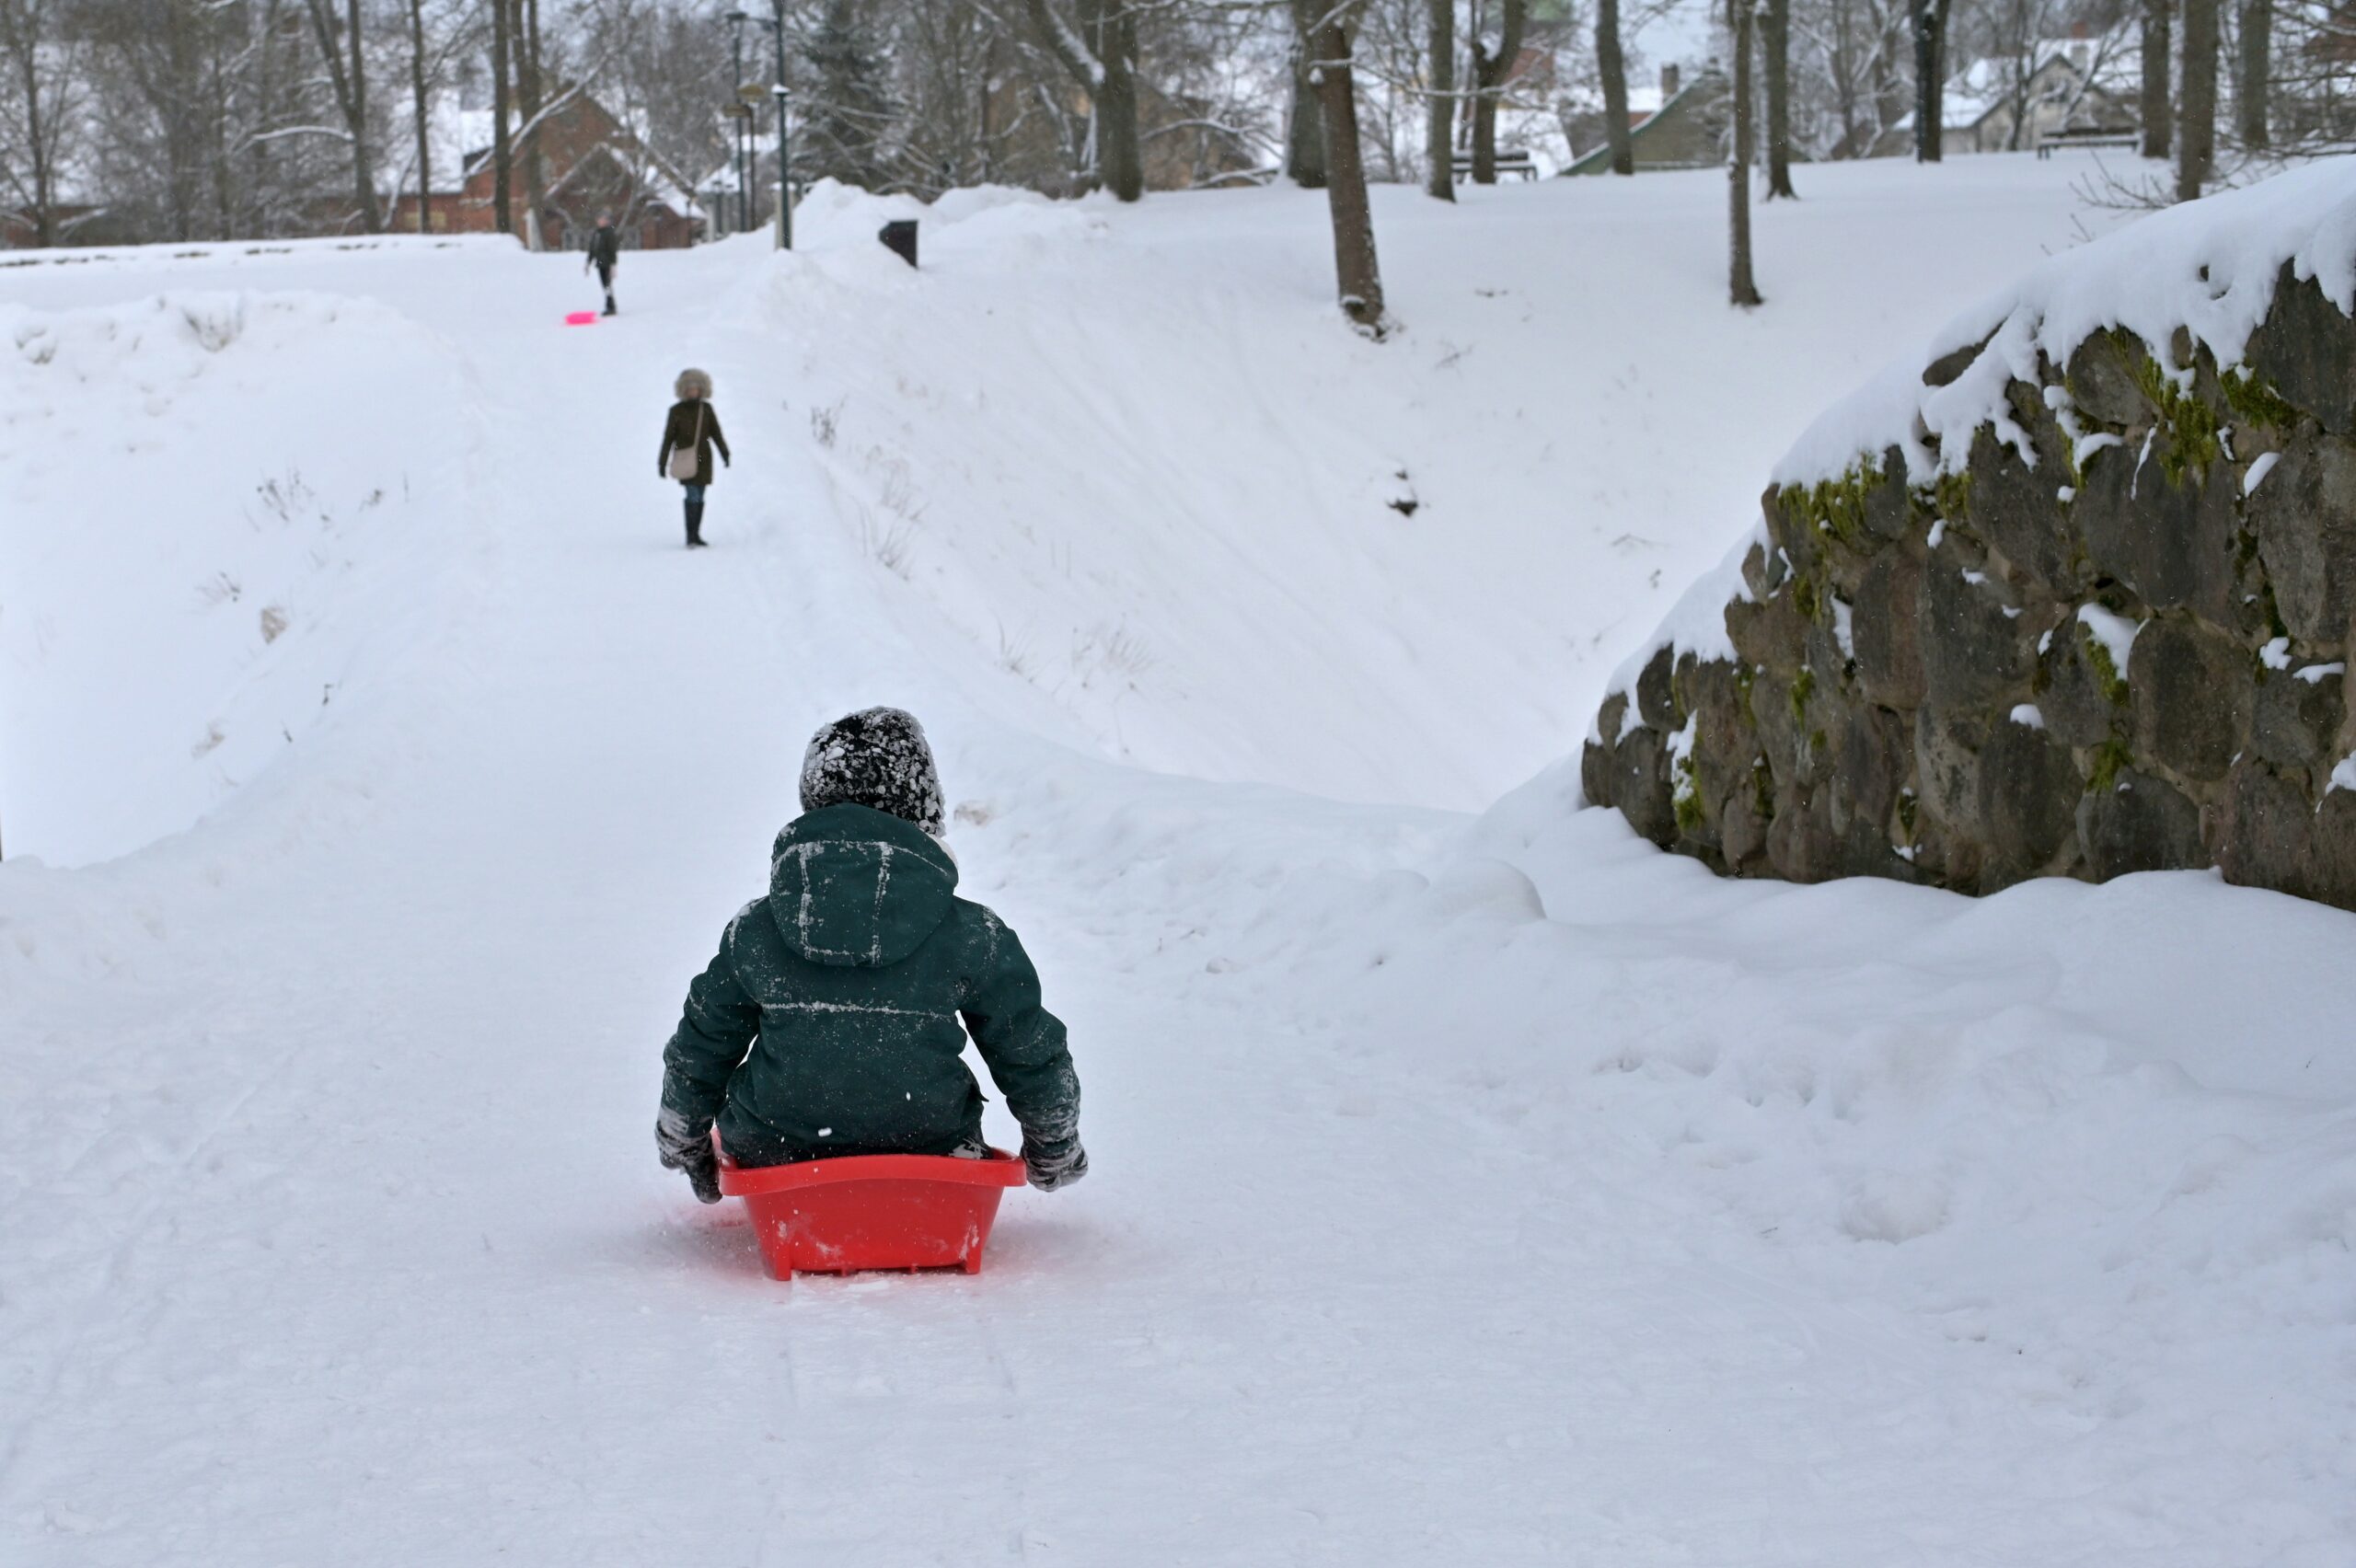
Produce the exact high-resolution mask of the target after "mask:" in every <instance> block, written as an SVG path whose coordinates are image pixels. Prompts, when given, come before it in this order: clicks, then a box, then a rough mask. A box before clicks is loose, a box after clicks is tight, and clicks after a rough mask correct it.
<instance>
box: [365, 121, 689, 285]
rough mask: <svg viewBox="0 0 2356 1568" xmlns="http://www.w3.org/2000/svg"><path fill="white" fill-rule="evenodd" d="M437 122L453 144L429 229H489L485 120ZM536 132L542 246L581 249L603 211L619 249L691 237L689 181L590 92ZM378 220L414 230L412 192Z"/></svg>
mask: <svg viewBox="0 0 2356 1568" xmlns="http://www.w3.org/2000/svg"><path fill="white" fill-rule="evenodd" d="M442 119H443V125H442V126H441V127H440V128H439V129H440V132H441V133H440V134H439V135H438V136H436V138H435V139H436V140H438V141H442V142H444V143H445V145H446V146H448V147H449V149H450V150H449V152H447V153H446V154H441V155H440V156H437V157H436V160H435V161H436V167H435V169H434V176H435V178H434V180H433V184H434V190H433V193H432V196H431V198H430V203H429V213H430V219H431V223H432V225H433V232H434V233H436V234H492V233H495V232H497V230H498V227H499V221H498V213H497V212H496V210H495V206H494V201H493V198H494V194H495V187H496V184H497V175H496V172H495V170H494V169H493V167H492V163H491V115H490V113H489V112H488V111H486V110H475V111H468V112H464V113H453V114H448V115H445V116H443V117H442ZM533 137H534V139H536V140H537V142H538V144H539V153H540V159H541V167H542V177H543V179H544V180H545V181H546V184H547V186H548V194H547V199H546V200H545V201H543V202H541V204H540V234H541V243H542V244H543V245H545V246H546V247H547V248H549V249H551V250H578V249H580V248H583V246H584V245H585V244H586V243H587V241H586V236H587V234H588V231H589V230H591V229H593V228H595V227H596V226H597V218H598V216H599V214H601V213H606V214H610V215H611V216H612V218H613V220H614V226H615V227H617V228H618V229H620V230H621V233H622V244H623V245H624V246H625V247H629V248H637V249H644V250H665V249H676V248H680V247H683V246H687V245H691V244H693V243H694V242H695V238H696V235H697V233H698V231H699V230H700V229H701V227H702V225H703V213H702V210H701V209H700V208H699V207H698V206H697V205H696V202H695V197H694V195H693V193H692V192H691V191H690V190H688V188H687V182H686V181H685V180H684V179H680V178H679V177H678V176H677V175H676V173H675V172H674V171H673V170H671V169H670V168H668V167H664V163H663V161H662V160H661V159H660V158H658V157H656V156H654V154H653V151H652V150H651V149H649V148H648V147H647V145H646V144H644V143H643V142H641V141H640V140H639V139H638V137H637V136H636V135H634V134H632V133H631V132H630V131H629V127H627V126H625V125H624V124H622V122H621V121H618V120H617V119H615V118H614V116H613V115H612V114H611V113H609V112H607V110H606V108H605V106H604V105H602V104H600V103H599V102H598V101H597V100H596V99H595V98H592V97H590V96H589V95H588V94H587V93H585V92H584V93H578V94H575V95H574V96H573V98H572V99H571V100H570V101H568V102H567V103H566V104H565V105H564V107H562V108H561V109H559V110H555V111H554V112H552V113H550V114H549V116H548V117H547V118H546V119H544V120H543V121H540V124H539V128H538V129H537V131H535V132H534V133H533ZM526 147H527V144H526V143H525V142H524V141H523V140H521V139H519V140H517V141H516V142H515V144H514V148H513V159H512V165H511V169H510V176H509V186H508V200H509V209H510V211H511V213H513V215H514V225H515V232H516V233H517V234H518V235H521V234H524V233H525V213H526V209H527V208H528V206H529V205H530V197H529V196H528V194H527V193H526V190H525V153H526ZM460 148H463V149H464V150H463V152H460V150H459V149H460ZM462 159H463V161H461V160H462ZM461 168H462V169H463V170H464V177H463V179H456V180H454V179H451V178H450V172H449V171H452V170H457V169H461ZM385 226H386V227H387V228H388V229H391V230H393V231H395V232H397V233H409V234H414V233H416V232H417V193H416V192H415V191H414V190H406V191H403V192H402V193H401V194H400V196H399V197H398V198H397V199H396V200H395V202H393V205H392V208H391V211H390V212H389V213H387V217H386V220H385Z"/></svg>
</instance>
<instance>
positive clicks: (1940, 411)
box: [1581, 158, 2356, 908]
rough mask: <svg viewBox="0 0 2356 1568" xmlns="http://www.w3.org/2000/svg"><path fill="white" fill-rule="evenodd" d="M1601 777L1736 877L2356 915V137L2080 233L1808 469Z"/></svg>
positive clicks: (1618, 699) (1635, 819)
mask: <svg viewBox="0 0 2356 1568" xmlns="http://www.w3.org/2000/svg"><path fill="white" fill-rule="evenodd" d="M1762 512H1763V516H1762V519H1761V523H1760V525H1758V526H1757V527H1756V528H1755V530H1754V531H1753V533H1752V534H1751V535H1750V536H1749V537H1748V538H1746V539H1745V540H1743V541H1742V542H1740V543H1739V544H1738V547H1737V548H1736V549H1735V550H1734V551H1733V552H1732V553H1731V554H1730V555H1729V556H1728V558H1727V562H1726V563H1725V565H1724V566H1722V567H1721V568H1720V569H1719V570H1718V571H1715V572H1714V573H1712V574H1711V575H1710V576H1708V577H1706V578H1704V579H1703V581H1702V582H1698V583H1696V584H1695V586H1694V588H1693V590H1692V592H1691V593H1690V594H1688V595H1687V596H1686V598H1685V600H1684V601H1683V602H1682V603H1681V604H1680V606H1679V608H1678V610H1677V611H1676V612H1675V613H1674V614H1672V616H1671V617H1670V619H1669V623H1668V624H1667V625H1665V626H1664V627H1663V628H1661V631H1660V632H1659V633H1658V634H1657V636H1656V637H1655V639H1654V640H1652V642H1651V643H1650V644H1648V645H1647V646H1646V648H1644V649H1643V650H1641V651H1639V653H1638V654H1637V656H1636V657H1635V658H1634V659H1632V660H1631V661H1630V662H1629V663H1627V664H1626V665H1624V666H1623V670H1622V673H1621V674H1620V676H1619V677H1618V678H1617V679H1615V681H1614V682H1613V685H1612V687H1611V691H1610V694H1609V695H1608V697H1607V698H1606V699H1605V701H1604V704H1603V707H1602V709H1601V711H1600V713H1599V714H1598V716H1597V723H1596V727H1595V729H1594V731H1593V732H1591V733H1590V735H1589V737H1588V744H1587V746H1586V749H1585V752H1584V755H1583V757H1582V768H1581V778H1582V782H1583V784H1584V787H1585V790H1586V793H1587V797H1588V801H1590V802H1591V803H1595V804H1600V805H1614V806H1617V807H1619V808H1620V810H1621V811H1622V812H1623V813H1624V814H1625V815H1626V816H1627V818H1628V820H1629V822H1630V823H1631V824H1633V825H1634V827H1635V828H1636V829H1637V831H1638V832H1640V833H1642V834H1644V835H1645V836H1647V837H1649V838H1651V839H1652V840H1653V841H1654V842H1656V843H1657V844H1660V845H1662V846H1663V847H1669V848H1674V849H1677V850H1679V851H1680V852H1682V853H1686V854H1691V855H1694V856H1697V857H1699V858H1701V859H1704V860H1707V861H1708V862H1710V863H1711V864H1712V865H1714V866H1715V867H1716V868H1718V869H1719V870H1723V871H1727V872H1730V873H1733V874H1737V875H1745V876H1754V875H1755V876H1778V877H1784V878H1788V879H1790V880H1793V881H1799V882H1814V881H1819V880H1822V879H1825V878H1830V877H1837V876H1854V875H1879V876H1890V877H1897V878H1900V879H1904V880H1909V881H1923V882H1935V883H1938V884H1940V885H1943V886H1946V887H1951V888H1956V889H1958V890H1961V891H1965V892H1974V893H1985V892H1992V891H1994V890H1995V889H1998V888H2001V887H2004V886H2007V885H2010V884H2011V883H2014V882H2019V881H2021V880H2023V879H2025V878H2028V877H2033V876H2042V875H2072V876H2081V877H2087V878H2092V879H2096V880H2102V879H2107V878H2109V877H2113V876H2118V875H2120V874H2123V873H2125V872H2129V871H2137V870H2161V869H2168V868H2181V867H2204V866H2212V865H2214V866H2217V867H2220V868H2222V869H2223V872H2224V874H2225V875H2226V877H2227V878H2228V879H2230V880H2232V881H2235V882H2246V883H2250V884H2254V885H2258V886H2262V887H2270V888H2278V889H2281V890H2282V891H2285V892H2289V893H2294V894H2301V895H2304V896H2306V897H2310V898H2318V899H2323V900H2327V901H2328V902H2331V903H2335V904H2339V905H2343V906H2347V907H2351V908H2356V760H2351V753H2356V723H2351V722H2350V713H2349V709H2350V703H2349V701H2348V695H2347V692H2348V675H2347V658H2348V655H2349V653H2350V644H2351V642H2356V158H2339V159H2333V160H2329V161H2327V162H2324V163H2319V164H2316V165H2314V166H2311V167H2306V168H2304V169H2301V170H2299V171H2296V172H2294V173H2292V174H2287V175H2283V176H2281V177H2279V178H2277V179H2272V180H2269V181H2268V182H2267V183H2265V184H2263V185H2260V186H2258V187H2255V188H2252V189H2250V190H2242V191H2236V192H2233V193H2230V194H2226V195H2222V196H2217V197H2213V198H2211V199H2210V200H2207V201H2204V202H2196V203H2192V204H2189V205H2187V206H2182V207H2177V208H2175V209H2173V210H2171V211H2168V212H2166V213H2160V214H2158V215H2155V216H2154V217H2152V218H2150V219H2148V220H2146V221H2144V222H2142V223H2141V224H2138V225H2134V226H2132V227H2131V228H2129V229H2127V230H2125V231H2123V232H2121V233H2119V234H2117V235H2114V236H2110V237H2108V238H2107V239H2104V240H2101V241H2098V242H2096V243H2095V244H2092V245H2089V246H2086V247H2085V248H2082V249H2078V250H2074V251H2071V252H2068V253H2066V254H2064V255H2061V256H2058V257H2055V258H2053V259H2051V260H2050V261H2048V262H2047V263H2045V264H2044V265H2043V266H2041V267H2039V268H2038V269H2037V270H2036V271H2032V272H2031V273H2029V274H2028V275H2027V277H2026V278H2024V279H2023V280H2022V282H2021V283H2020V284H2019V285H2018V286H2017V287H2015V289H2013V290H2011V291H2009V292H2007V293H2006V294H2003V295H2000V296H1998V297H1996V298H1994V299H1992V300H1990V301H1988V302H1987V303H1986V304H1984V305H1983V306H1981V307H1980V308H1979V309H1977V310H1975V311H1973V312H1971V313H1969V315H1967V316H1965V317H1962V318H1960V319H1959V320H1958V322H1956V323H1955V324H1954V326H1952V327H1951V328H1949V329H1947V331H1946V333H1943V334H1942V335H1941V338H1940V340H1937V341H1935V342H1934V344H1933V345H1932V350H1931V354H1930V363H1929V364H1928V367H1927V368H1925V369H1921V370H1920V371H1919V373H1918V372H1917V370H1916V368H1915V366H1914V365H1912V364H1909V365H1906V366H1904V367H1902V368H1900V369H1898V370H1894V371H1892V372H1890V373H1888V374H1885V375H1882V376H1880V377H1878V378H1877V379H1876V380H1875V381H1874V382H1872V383H1870V384H1868V385H1867V386H1865V387H1864V388H1862V389H1861V390H1860V391H1859V392H1858V393H1856V394H1855V395H1854V396H1853V397H1852V398H1848V399H1846V400H1844V401H1843V402H1842V403H1840V404H1838V405H1836V406H1835V407H1833V408H1832V409H1830V410H1828V411H1827V412H1826V413H1825V414H1824V415H1823V417H1821V418H1820V419H1819V420H1818V421H1817V422H1816V423H1815V425H1814V426H1812V427H1811V428H1810V430H1809V431H1808V432H1807V434H1806V435H1804V436H1803V437H1802V438H1801V440H1800V442H1799V443H1798V444H1797V445H1796V447H1795V448H1794V449H1793V451H1792V452H1791V453H1790V454H1789V455H1787V456H1786V457H1785V458H1784V461H1783V462H1782V463H1781V464H1780V465H1779V466H1778V467H1777V468H1776V470H1775V473H1774V475H1773V483H1772V484H1771V485H1770V486H1769V488H1768V490H1767V492H1766V495H1765V497H1764V502H1763V506H1762Z"/></svg>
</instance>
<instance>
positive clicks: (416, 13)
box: [394, 0, 433, 234]
mask: <svg viewBox="0 0 2356 1568" xmlns="http://www.w3.org/2000/svg"><path fill="white" fill-rule="evenodd" d="M409 87H410V101H411V103H412V104H414V105H415V109H416V119H417V232H418V233H420V234H432V233H433V146H432V142H433V138H432V136H431V135H430V134H429V133H428V129H429V125H428V122H429V120H430V116H431V111H430V110H429V108H428V104H427V100H426V95H425V0H409ZM394 194H395V195H396V196H398V194H399V192H398V190H396V191H395V192H394Z"/></svg>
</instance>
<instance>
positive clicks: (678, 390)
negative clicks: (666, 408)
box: [671, 370, 711, 398]
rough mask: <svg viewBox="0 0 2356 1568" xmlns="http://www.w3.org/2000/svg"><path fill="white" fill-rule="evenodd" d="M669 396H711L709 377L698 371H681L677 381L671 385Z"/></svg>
mask: <svg viewBox="0 0 2356 1568" xmlns="http://www.w3.org/2000/svg"><path fill="white" fill-rule="evenodd" d="M671 396H672V397H674V398H709V397H710V396H711V376H710V375H709V374H708V373H706V372H704V371H700V370H683V371H681V372H679V379H678V380H676V381H674V382H673V383H671Z"/></svg>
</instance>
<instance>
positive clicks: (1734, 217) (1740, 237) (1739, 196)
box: [1727, 0, 1761, 306]
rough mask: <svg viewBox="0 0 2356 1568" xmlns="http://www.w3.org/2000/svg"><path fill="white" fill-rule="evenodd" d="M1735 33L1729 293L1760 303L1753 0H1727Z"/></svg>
mask: <svg viewBox="0 0 2356 1568" xmlns="http://www.w3.org/2000/svg"><path fill="white" fill-rule="evenodd" d="M1727 9H1728V10H1729V11H1731V12H1733V13H1734V14H1733V15H1732V16H1731V17H1727V21H1728V23H1729V24H1730V26H1731V29H1732V31H1733V33H1734V106H1733V107H1734V149H1733V156H1731V157H1729V158H1728V159H1727V295H1728V297H1729V298H1731V299H1732V300H1733V302H1734V303H1735V304H1737V305H1738V306H1753V305H1757V304H1760V303H1761V301H1760V298H1759V285H1758V283H1757V282H1754V281H1753V280H1752V278H1751V275H1750V157H1751V109H1750V55H1751V0H1727Z"/></svg>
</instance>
